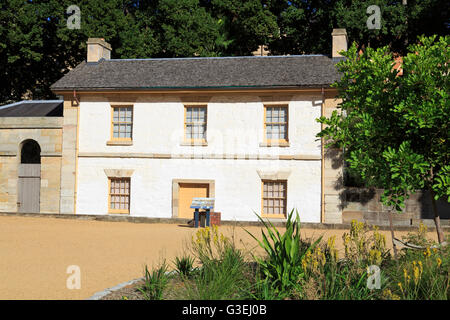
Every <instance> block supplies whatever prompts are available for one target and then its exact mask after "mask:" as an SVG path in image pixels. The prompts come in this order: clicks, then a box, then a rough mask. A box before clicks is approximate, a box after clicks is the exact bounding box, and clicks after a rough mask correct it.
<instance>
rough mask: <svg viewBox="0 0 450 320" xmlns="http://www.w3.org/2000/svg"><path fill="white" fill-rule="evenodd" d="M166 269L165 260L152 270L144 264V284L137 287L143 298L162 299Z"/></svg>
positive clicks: (165, 284) (165, 283) (166, 279)
mask: <svg viewBox="0 0 450 320" xmlns="http://www.w3.org/2000/svg"><path fill="white" fill-rule="evenodd" d="M167 269H168V268H167V265H166V262H165V261H164V262H163V263H162V264H161V266H159V267H158V268H156V269H153V270H152V272H150V271H149V270H148V268H147V266H145V281H144V285H143V286H142V287H141V288H139V291H140V292H141V293H142V295H143V296H144V299H145V300H162V298H163V293H164V289H165V288H166V286H167V282H168V277H167V274H166V273H167Z"/></svg>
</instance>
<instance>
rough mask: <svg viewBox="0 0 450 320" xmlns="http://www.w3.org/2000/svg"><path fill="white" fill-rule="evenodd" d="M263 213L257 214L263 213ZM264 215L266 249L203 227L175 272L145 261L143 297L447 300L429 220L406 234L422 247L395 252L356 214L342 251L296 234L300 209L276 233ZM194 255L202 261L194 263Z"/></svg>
mask: <svg viewBox="0 0 450 320" xmlns="http://www.w3.org/2000/svg"><path fill="white" fill-rule="evenodd" d="M261 220H262V219H261ZM263 222H264V226H265V229H264V230H265V232H264V231H263V233H262V240H258V239H257V238H256V237H254V238H255V240H256V241H257V243H258V244H259V245H260V246H261V247H262V248H263V249H264V251H265V252H266V255H265V256H264V257H256V256H254V255H250V254H247V253H245V252H244V251H242V250H240V249H238V248H236V246H235V243H234V239H229V238H227V237H225V236H224V235H223V234H221V233H220V231H219V229H218V228H217V227H212V228H201V229H199V230H198V231H197V233H196V234H195V235H194V236H193V238H192V243H191V252H190V255H184V256H182V257H177V258H176V259H175V261H174V265H175V272H173V273H171V274H168V273H167V270H168V269H167V265H166V264H165V263H163V264H162V265H161V266H159V267H157V268H155V269H154V270H152V271H151V272H150V271H149V270H148V269H147V268H146V269H145V282H144V285H143V286H142V287H141V288H140V291H141V293H142V295H143V298H144V299H147V300H154V299H179V300H184V299H188V300H205V299H206V300H233V299H241V300H279V299H299V300H316V299H317V300H319V299H321V300H401V299H404V300H425V299H426V300H448V299H449V270H450V258H449V257H450V248H449V247H448V246H447V247H442V248H440V249H437V248H435V249H431V248H430V246H431V245H432V244H433V243H432V242H431V241H430V240H428V239H426V237H425V234H426V227H424V226H423V225H421V226H420V228H419V230H418V231H417V232H416V233H410V234H408V236H407V238H406V239H404V240H406V241H408V242H411V243H415V244H418V245H421V246H424V247H425V249H424V250H406V251H402V252H400V254H399V257H398V259H393V257H392V256H391V254H390V251H389V250H388V249H387V247H386V239H385V238H384V236H383V235H382V234H381V233H379V232H378V229H377V228H376V227H375V228H369V226H367V225H365V224H363V223H359V222H357V221H353V222H352V224H351V229H350V231H349V232H348V233H345V234H344V235H343V241H344V249H345V250H344V251H345V253H344V254H343V256H341V257H340V256H339V255H338V251H337V250H336V249H335V245H334V244H335V238H333V237H332V238H329V239H327V240H326V241H324V240H322V239H321V238H318V239H301V238H300V236H299V232H298V231H299V228H300V223H299V219H298V214H297V215H296V217H295V219H294V216H293V212H291V214H290V215H289V216H288V223H287V224H286V231H285V232H284V233H280V232H279V231H278V230H277V229H276V228H275V227H274V226H273V225H271V224H270V223H266V222H265V221H263ZM196 262H198V265H199V267H198V268H193V265H194V264H195V263H196ZM373 265H375V266H378V268H379V270H380V271H381V281H380V287H379V288H378V289H370V288H369V287H368V284H367V283H368V278H369V274H368V267H369V266H373Z"/></svg>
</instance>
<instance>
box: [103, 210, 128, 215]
mask: <svg viewBox="0 0 450 320" xmlns="http://www.w3.org/2000/svg"><path fill="white" fill-rule="evenodd" d="M108 214H130V212H129V211H121V210H117V211H111V210H110V211H108Z"/></svg>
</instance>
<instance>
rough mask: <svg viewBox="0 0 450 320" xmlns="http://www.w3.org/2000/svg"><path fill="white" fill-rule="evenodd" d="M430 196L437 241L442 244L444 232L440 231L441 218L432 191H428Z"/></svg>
mask: <svg viewBox="0 0 450 320" xmlns="http://www.w3.org/2000/svg"><path fill="white" fill-rule="evenodd" d="M430 195H431V207H432V208H433V213H434V224H435V225H436V232H437V236H438V241H439V243H442V242H444V232H443V231H442V228H441V218H440V217H439V213H438V211H437V208H436V200H435V199H434V192H433V189H430Z"/></svg>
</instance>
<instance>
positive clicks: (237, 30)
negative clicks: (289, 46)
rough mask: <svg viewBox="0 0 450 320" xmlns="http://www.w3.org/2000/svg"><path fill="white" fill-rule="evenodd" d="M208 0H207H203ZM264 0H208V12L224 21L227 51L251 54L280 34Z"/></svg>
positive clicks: (236, 53)
mask: <svg viewBox="0 0 450 320" xmlns="http://www.w3.org/2000/svg"><path fill="white" fill-rule="evenodd" d="M206 2H207V3H208V2H209V1H206ZM268 2H270V1H267V0H211V1H210V9H209V10H211V15H212V16H213V17H215V18H217V19H221V20H222V21H224V29H223V30H224V31H225V32H226V34H227V38H228V39H227V40H229V41H230V43H229V45H228V46H226V47H225V48H224V53H225V54H227V55H244V56H245V55H251V54H252V52H253V51H255V50H256V49H257V48H258V46H260V45H266V44H268V43H269V42H270V39H277V38H278V37H279V33H278V25H277V20H276V17H275V15H274V14H273V13H272V12H271V11H270V10H269V5H268Z"/></svg>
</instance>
